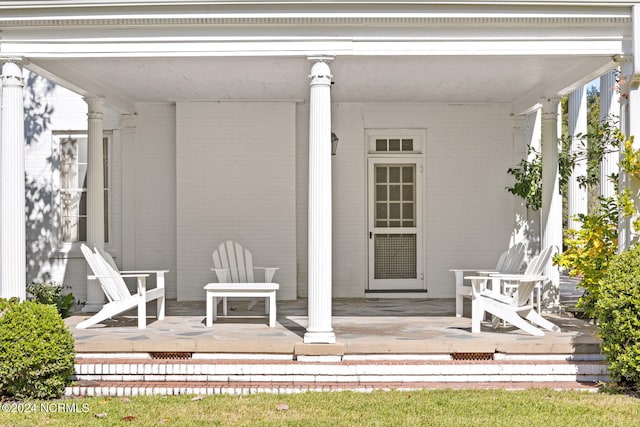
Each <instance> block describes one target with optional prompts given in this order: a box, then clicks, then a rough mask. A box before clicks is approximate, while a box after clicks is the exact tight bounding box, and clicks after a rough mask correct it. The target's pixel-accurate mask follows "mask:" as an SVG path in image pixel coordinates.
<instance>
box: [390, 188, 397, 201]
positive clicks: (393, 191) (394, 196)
mask: <svg viewBox="0 0 640 427" xmlns="http://www.w3.org/2000/svg"><path fill="white" fill-rule="evenodd" d="M389 200H393V201H399V200H400V186H399V185H390V186H389Z"/></svg>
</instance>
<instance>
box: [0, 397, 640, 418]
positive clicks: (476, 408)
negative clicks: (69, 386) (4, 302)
mask: <svg viewBox="0 0 640 427" xmlns="http://www.w3.org/2000/svg"><path fill="white" fill-rule="evenodd" d="M3 403H4V404H3V406H2V412H0V425H1V426H16V427H17V426H35V425H38V426H91V425H99V426H112V425H113V426H118V425H123V426H162V425H166V426H211V425H221V426H235V425H238V426H241V425H244V426H254V425H258V426H280V425H295V426H492V427H493V426H510V427H513V426H527V427H530V426H544V427H547V426H563V427H567V426H577V427H584V426H607V427H610V426H638V425H640V400H639V399H637V398H633V397H629V396H624V395H611V394H604V393H585V392H568V391H567V392H557V391H553V390H544V389H532V390H526V391H506V390H425V391H415V392H414V391H412V392H396V391H393V392H383V391H376V392H373V393H355V392H333V393H331V392H326V393H311V392H310V393H302V394H292V395H272V394H257V395H248V396H226V395H225V396H204V397H202V396H200V397H196V398H195V399H194V396H168V397H164V396H154V397H151V396H144V397H132V398H122V397H114V398H86V399H63V400H58V401H49V402H35V403H33V402H31V403H26V404H25V406H23V407H21V408H20V410H22V411H23V412H21V413H17V412H11V411H17V410H18V406H19V405H18V404H16V403H12V402H3ZM25 411H30V412H25ZM47 411H48V412H47ZM65 411H69V412H65Z"/></svg>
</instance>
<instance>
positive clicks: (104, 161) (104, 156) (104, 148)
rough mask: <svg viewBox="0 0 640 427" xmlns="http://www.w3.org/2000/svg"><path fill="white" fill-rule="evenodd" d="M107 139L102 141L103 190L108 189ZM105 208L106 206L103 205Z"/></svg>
mask: <svg viewBox="0 0 640 427" xmlns="http://www.w3.org/2000/svg"><path fill="white" fill-rule="evenodd" d="M108 142H109V139H108V138H103V139H102V167H103V172H102V179H103V180H104V188H109V144H108ZM105 206H107V205H106V204H105Z"/></svg>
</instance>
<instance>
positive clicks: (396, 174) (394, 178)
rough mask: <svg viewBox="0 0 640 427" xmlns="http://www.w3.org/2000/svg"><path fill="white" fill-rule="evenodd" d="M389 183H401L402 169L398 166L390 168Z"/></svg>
mask: <svg viewBox="0 0 640 427" xmlns="http://www.w3.org/2000/svg"><path fill="white" fill-rule="evenodd" d="M389 182H394V183H399V182H400V168H399V167H397V166H393V167H390V168H389Z"/></svg>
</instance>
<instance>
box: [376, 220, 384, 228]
mask: <svg viewBox="0 0 640 427" xmlns="http://www.w3.org/2000/svg"><path fill="white" fill-rule="evenodd" d="M386 226H387V221H376V227H386Z"/></svg>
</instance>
